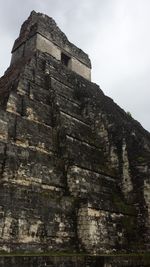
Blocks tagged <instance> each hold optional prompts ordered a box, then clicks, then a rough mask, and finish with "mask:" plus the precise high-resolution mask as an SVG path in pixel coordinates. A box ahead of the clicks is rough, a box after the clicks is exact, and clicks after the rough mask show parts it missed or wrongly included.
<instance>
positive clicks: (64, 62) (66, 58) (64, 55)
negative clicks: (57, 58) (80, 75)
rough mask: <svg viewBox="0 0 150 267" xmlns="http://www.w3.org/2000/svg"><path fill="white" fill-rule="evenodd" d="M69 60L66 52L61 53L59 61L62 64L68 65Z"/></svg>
mask: <svg viewBox="0 0 150 267" xmlns="http://www.w3.org/2000/svg"><path fill="white" fill-rule="evenodd" d="M69 61H70V57H68V56H67V55H66V54H64V53H61V62H62V64H63V65H65V66H66V67H68V64H69Z"/></svg>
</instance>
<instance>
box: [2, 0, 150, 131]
mask: <svg viewBox="0 0 150 267" xmlns="http://www.w3.org/2000/svg"><path fill="white" fill-rule="evenodd" d="M0 4H1V5H0V36H1V42H0V48H1V49H0V76H2V75H3V73H4V71H5V70H6V69H7V67H8V66H9V62H10V57H11V53H10V52H11V49H12V46H13V43H14V40H15V39H16V38H17V37H18V34H19V30H20V26H21V24H22V23H23V21H24V20H25V19H26V18H27V17H28V16H29V14H30V12H31V11H32V10H35V11H37V12H42V13H45V14H47V15H49V16H51V17H53V18H54V19H55V21H56V22H57V24H58V26H59V27H60V28H61V30H62V31H63V32H64V33H65V34H66V35H67V37H68V38H69V40H70V41H71V42H73V43H74V44H75V45H77V46H78V47H79V48H81V49H82V50H84V51H85V52H87V53H88V54H89V56H90V59H91V61H92V81H93V82H96V83H97V84H99V85H100V87H101V89H102V90H103V91H104V93H105V94H107V95H108V96H110V97H111V98H113V100H114V101H115V102H117V103H118V104H119V105H120V106H121V107H122V108H123V109H124V110H125V111H130V113H131V114H132V116H133V117H134V118H135V119H137V120H138V121H139V122H140V123H141V124H142V125H143V126H144V127H145V128H146V129H147V130H149V131H150V120H149V115H150V105H149V99H150V0H25V1H24V0H0Z"/></svg>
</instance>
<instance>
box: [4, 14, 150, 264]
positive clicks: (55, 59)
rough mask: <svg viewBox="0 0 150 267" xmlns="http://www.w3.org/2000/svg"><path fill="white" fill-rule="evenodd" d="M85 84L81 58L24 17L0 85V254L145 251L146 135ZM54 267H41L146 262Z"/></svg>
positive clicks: (57, 35)
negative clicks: (8, 65)
mask: <svg viewBox="0 0 150 267" xmlns="http://www.w3.org/2000/svg"><path fill="white" fill-rule="evenodd" d="M90 79H91V62H90V59H89V57H88V56H87V54H85V53H84V52H83V51H82V50H81V49H79V48H77V47H76V46H75V45H73V44H72V43H70V42H69V41H68V39H67V37H66V36H65V34H64V33H62V32H61V30H60V29H59V28H58V27H57V25H56V23H55V22H54V20H53V19H52V18H49V17H48V16H46V15H43V14H41V13H36V12H34V11H33V12H31V14H30V16H29V18H28V19H27V21H25V22H24V23H23V25H22V27H21V31H20V35H19V38H18V39H17V40H16V41H15V44H14V46H13V50H12V60H11V65H10V67H9V68H8V69H7V71H6V72H5V75H4V76H3V77H2V78H1V79H0V251H1V252H2V254H3V253H6V252H11V253H14V255H15V253H18V252H22V253H43V252H44V253H51V252H53V253H56V254H57V253H58V252H61V253H62V252H65V253H68V255H69V253H75V254H76V253H78V254H79V253H85V254H86V255H89V254H90V255H99V256H100V255H101V254H105V255H110V254H111V255H113V254H116V253H118V254H126V255H127V254H130V253H135V254H140V253H144V252H148V251H149V249H150V134H149V132H147V131H146V130H144V129H143V128H142V126H141V125H140V124H139V123H138V122H137V121H135V120H134V119H133V118H132V117H131V116H129V115H128V114H127V113H126V112H125V111H124V110H122V109H121V108H120V107H119V106H117V105H116V104H115V103H114V102H113V100H112V99H110V98H109V97H107V96H105V95H104V93H103V92H102V91H101V89H100V88H99V86H98V85H96V84H94V83H92V82H91V81H90ZM5 260H6V259H4V258H0V264H1V265H0V266H10V265H11V266H21V265H22V266H25V267H26V266H45V265H44V264H45V263H44V258H43V259H42V260H41V261H40V259H37V258H36V264H35V265H34V264H33V261H34V260H33V259H30V263H31V262H32V263H31V264H30V263H29V262H28V263H27V265H25V263H22V264H21V263H15V265H13V264H14V260H13V259H10V258H9V261H10V262H9V263H6V261H5ZM19 261H20V259H19ZM63 261H64V262H65V263H64V262H63V263H62V261H61V260H58V259H57V260H56V262H55V263H54V260H53V263H52V265H51V264H50V263H49V265H48V264H47V263H46V264H47V265H46V266H66V267H69V266H113V267H114V266H115V267H116V266H149V263H148V265H144V263H142V264H143V265H137V263H132V264H131V263H129V261H125V263H124V265H123V260H122V263H121V264H122V265H119V264H120V263H116V262H115V263H114V260H112V261H110V259H109V261H108V263H104V262H105V261H97V263H95V261H92V260H91V261H90V260H89V259H88V260H87V261H86V262H85V261H84V262H82V260H81V259H80V260H78V263H74V260H72V261H71V259H70V261H66V259H65V260H63ZM80 261H81V262H80ZM24 262H25V261H24ZM39 262H40V263H39ZM41 262H42V263H41ZM70 262H71V263H70ZM93 262H94V263H93ZM100 262H101V263H100ZM7 264H8V265H7ZM23 264H24V265H23ZM40 264H43V265H40ZM55 264H56V265H55ZM63 264H65V265H63ZM69 264H70V265H69ZM74 264H75V265H74ZM76 264H77V265H76ZM145 264H146V263H145Z"/></svg>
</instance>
